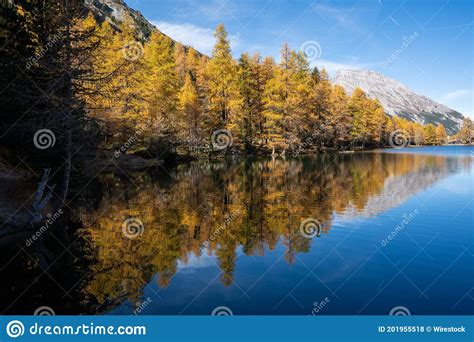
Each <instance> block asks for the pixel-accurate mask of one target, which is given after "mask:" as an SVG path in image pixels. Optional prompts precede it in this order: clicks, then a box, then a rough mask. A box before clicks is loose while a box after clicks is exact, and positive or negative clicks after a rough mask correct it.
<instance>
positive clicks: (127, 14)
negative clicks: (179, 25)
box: [84, 0, 156, 37]
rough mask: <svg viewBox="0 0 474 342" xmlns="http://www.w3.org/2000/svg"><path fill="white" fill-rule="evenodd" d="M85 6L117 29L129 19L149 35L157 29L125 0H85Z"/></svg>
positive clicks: (139, 29) (144, 34)
mask: <svg viewBox="0 0 474 342" xmlns="http://www.w3.org/2000/svg"><path fill="white" fill-rule="evenodd" d="M84 3H85V6H86V7H87V8H88V9H89V10H91V11H92V13H94V15H95V16H96V18H97V19H99V20H100V21H104V20H105V21H108V22H109V23H110V24H111V25H112V26H114V27H116V28H117V29H119V28H120V25H121V24H122V23H123V22H124V21H125V20H127V19H132V21H133V22H134V23H135V25H136V26H137V28H138V31H139V32H140V33H141V34H142V35H143V37H147V36H149V35H150V33H151V31H153V30H156V27H155V26H153V25H152V24H150V23H149V22H148V20H146V19H145V17H144V16H143V15H142V14H141V13H140V12H139V11H136V10H134V9H132V8H130V7H128V6H127V4H126V3H125V2H124V1H123V0H85V1H84Z"/></svg>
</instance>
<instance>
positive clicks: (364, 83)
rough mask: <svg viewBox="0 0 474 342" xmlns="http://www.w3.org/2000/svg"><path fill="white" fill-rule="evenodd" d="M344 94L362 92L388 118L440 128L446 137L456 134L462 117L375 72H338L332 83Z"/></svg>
mask: <svg viewBox="0 0 474 342" xmlns="http://www.w3.org/2000/svg"><path fill="white" fill-rule="evenodd" d="M333 82H334V83H335V84H339V85H341V86H342V87H343V88H344V89H345V90H346V92H348V93H352V92H353V91H354V89H355V88H356V87H359V88H361V89H362V90H363V91H364V92H366V93H367V95H369V96H370V97H372V98H377V99H378V100H379V101H380V103H381V104H382V106H383V107H384V109H385V112H386V113H387V114H389V115H392V116H393V115H396V116H399V117H402V118H405V119H407V120H410V121H413V122H418V123H421V124H423V125H426V124H429V123H431V124H434V125H438V124H443V125H444V127H445V128H446V131H447V132H448V134H450V135H452V134H454V133H456V132H458V131H459V128H460V126H461V123H462V120H463V115H462V114H461V113H458V112H457V111H455V110H453V109H451V108H449V107H447V106H445V105H443V104H440V103H438V102H436V101H434V100H432V99H430V98H428V97H426V96H423V95H419V94H416V93H414V92H413V91H412V90H410V89H408V88H407V87H406V86H405V85H403V84H401V83H400V82H398V81H395V80H393V79H391V78H388V77H386V76H384V75H382V74H380V73H378V72H375V71H369V70H341V71H338V72H337V73H336V76H335V77H334V79H333Z"/></svg>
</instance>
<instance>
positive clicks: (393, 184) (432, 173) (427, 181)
mask: <svg viewBox="0 0 474 342" xmlns="http://www.w3.org/2000/svg"><path fill="white" fill-rule="evenodd" d="M448 174H449V170H448V168H440V167H433V168H420V169H419V170H416V171H414V172H410V173H407V174H404V175H399V176H395V175H391V176H389V177H387V179H386V180H385V182H384V184H383V188H382V190H381V191H380V193H379V194H377V195H374V196H371V197H370V198H369V199H368V200H367V203H366V205H365V206H364V208H363V209H357V208H356V207H354V206H353V205H349V206H348V207H347V208H346V210H345V211H344V213H343V214H342V216H343V217H356V216H364V217H371V216H376V215H377V214H379V213H381V212H384V211H386V210H389V209H391V208H394V207H397V206H399V205H400V204H402V203H403V202H405V201H406V200H408V199H409V198H410V197H412V196H413V195H414V194H416V193H418V192H420V191H423V190H425V189H427V188H429V187H430V186H431V185H433V184H435V183H437V182H438V181H440V180H441V179H443V178H445V177H446V176H447V175H448Z"/></svg>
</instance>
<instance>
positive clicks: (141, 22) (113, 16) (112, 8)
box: [85, 0, 202, 55]
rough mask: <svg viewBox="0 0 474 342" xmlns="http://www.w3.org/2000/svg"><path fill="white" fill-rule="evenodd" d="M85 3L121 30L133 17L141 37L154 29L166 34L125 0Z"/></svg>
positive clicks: (100, 19)
mask: <svg viewBox="0 0 474 342" xmlns="http://www.w3.org/2000/svg"><path fill="white" fill-rule="evenodd" d="M85 5H86V7H87V8H88V9H90V10H91V11H92V13H94V15H95V16H96V18H97V19H98V20H99V21H107V22H109V23H110V24H111V25H112V26H113V27H115V28H116V29H118V30H120V25H121V24H122V23H123V22H124V21H125V20H127V19H132V21H133V22H134V23H135V25H136V28H137V30H138V32H139V34H140V35H141V38H143V39H146V38H148V36H150V34H151V32H153V31H158V32H160V33H161V34H162V35H164V36H166V35H165V34H164V33H163V32H161V31H160V30H159V29H157V28H156V27H155V26H154V25H153V24H151V23H150V22H149V21H148V20H146V19H145V17H144V16H143V15H142V14H141V13H140V12H139V11H136V10H134V9H132V8H130V7H128V6H127V4H126V3H125V1H123V0H85ZM170 38H171V37H170ZM171 40H172V41H173V42H174V43H175V44H176V45H183V44H181V43H179V42H177V41H175V40H174V39H172V38H171ZM184 47H185V49H186V50H187V49H188V48H189V47H188V46H186V45H184ZM198 54H199V55H202V54H201V53H199V51H198Z"/></svg>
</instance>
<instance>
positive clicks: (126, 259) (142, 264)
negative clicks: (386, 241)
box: [79, 153, 458, 303]
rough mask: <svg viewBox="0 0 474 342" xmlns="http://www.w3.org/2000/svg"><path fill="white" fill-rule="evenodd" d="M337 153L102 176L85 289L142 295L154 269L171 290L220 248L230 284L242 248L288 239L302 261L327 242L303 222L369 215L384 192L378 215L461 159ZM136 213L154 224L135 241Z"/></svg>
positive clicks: (89, 213)
mask: <svg viewBox="0 0 474 342" xmlns="http://www.w3.org/2000/svg"><path fill="white" fill-rule="evenodd" d="M333 158H334V156H331V155H323V156H320V157H313V158H302V159H300V160H294V159H293V160H288V161H284V160H281V159H277V160H274V161H272V160H254V161H251V160H246V161H244V162H241V163H240V165H237V166H238V167H235V165H234V166H233V167H229V165H226V164H225V163H224V162H220V163H210V164H209V163H208V164H206V163H196V164H193V165H191V166H189V167H181V168H178V169H177V170H176V172H175V174H174V175H173V180H172V181H163V180H162V179H160V178H156V177H154V176H153V175H140V176H137V177H135V178H133V179H131V181H132V184H133V185H132V184H130V183H127V182H125V181H122V180H120V179H118V178H116V177H115V176H113V175H108V176H104V177H102V178H101V179H100V182H101V184H102V187H101V189H103V190H102V200H101V204H100V205H99V207H98V208H96V209H94V210H90V209H89V210H85V209H84V210H81V211H80V213H79V218H80V219H81V221H82V222H83V223H84V230H85V231H86V232H87V233H88V234H89V235H90V236H91V240H92V242H93V245H94V247H95V250H96V256H95V257H96V260H97V262H96V263H95V264H94V265H93V267H92V270H91V273H92V276H91V280H90V281H89V282H88V284H87V286H86V288H85V291H86V292H87V293H88V294H90V295H92V296H94V297H95V298H96V300H97V301H98V302H99V303H101V302H104V301H106V299H107V298H109V299H110V298H112V299H114V300H116V301H121V300H123V299H125V298H128V299H130V300H132V301H133V302H135V301H137V300H138V299H139V297H140V295H141V290H142V288H143V287H144V285H145V284H146V283H147V282H148V281H149V279H151V278H152V276H153V275H154V274H158V285H159V286H160V287H166V286H167V285H168V284H169V283H170V281H171V280H172V277H173V276H174V274H175V273H176V271H177V265H178V261H180V262H181V263H183V264H186V263H187V261H188V260H189V257H190V255H191V253H194V254H195V255H196V256H199V255H201V253H202V252H203V251H205V252H207V253H209V254H215V256H216V258H217V261H218V266H219V267H220V269H221V271H222V275H221V281H222V283H223V284H225V285H230V284H231V283H232V280H233V273H234V269H235V263H236V258H237V255H236V250H237V248H238V247H242V250H243V252H244V253H245V254H247V255H263V254H264V252H265V250H267V249H268V250H272V249H274V248H275V246H276V245H277V243H278V241H281V242H282V244H283V245H284V246H285V255H284V257H285V259H286V260H287V262H289V263H293V262H294V261H295V257H296V254H297V253H300V252H307V251H309V250H310V248H311V245H312V244H313V243H315V244H316V245H317V241H318V239H314V240H311V239H307V238H305V237H303V236H302V235H301V234H300V231H299V225H300V223H301V221H302V220H303V219H305V218H309V217H312V218H315V219H317V220H319V221H320V222H322V223H324V227H323V233H328V231H329V229H330V225H331V221H332V215H333V213H334V212H338V213H341V214H347V213H348V212H349V210H350V209H351V208H352V209H355V210H357V211H362V212H363V211H364V209H366V208H368V207H369V206H371V205H372V204H371V203H372V201H371V198H377V203H383V204H384V205H380V206H379V207H376V208H375V209H373V208H369V209H370V210H369V212H370V213H371V214H376V213H378V212H380V211H381V210H386V209H388V208H389V207H391V206H394V205H397V204H399V203H400V202H399V201H398V202H397V201H391V198H389V197H394V196H395V197H396V196H398V195H397V193H396V192H395V193H394V192H393V190H394V189H397V188H398V187H399V186H400V189H402V190H401V192H402V193H403V195H404V196H405V197H403V200H404V199H406V198H407V197H408V196H409V194H412V193H414V192H416V191H419V190H422V189H424V188H426V187H427V186H429V185H431V184H433V183H434V182H436V181H437V180H439V179H440V178H441V177H442V176H443V175H444V174H446V173H447V172H449V170H452V169H454V168H455V165H452V164H453V163H458V161H457V160H456V159H446V158H445V157H442V156H421V155H396V154H371V153H364V154H353V155H339V156H337V158H338V160H337V162H333ZM135 185H137V186H138V187H135ZM129 217H137V218H139V219H140V220H141V221H142V222H143V224H144V227H145V229H144V233H143V235H142V236H140V237H139V238H137V239H135V240H130V239H127V238H125V237H124V236H123V235H122V231H121V225H122V222H123V221H124V220H125V219H126V218H129ZM229 217H231V218H232V219H229ZM226 218H227V220H226ZM224 222H226V224H225V227H224V228H223V229H219V230H218V233H216V230H217V229H218V228H219V227H220V228H222V225H223V224H224ZM203 246H207V249H206V248H203Z"/></svg>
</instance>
